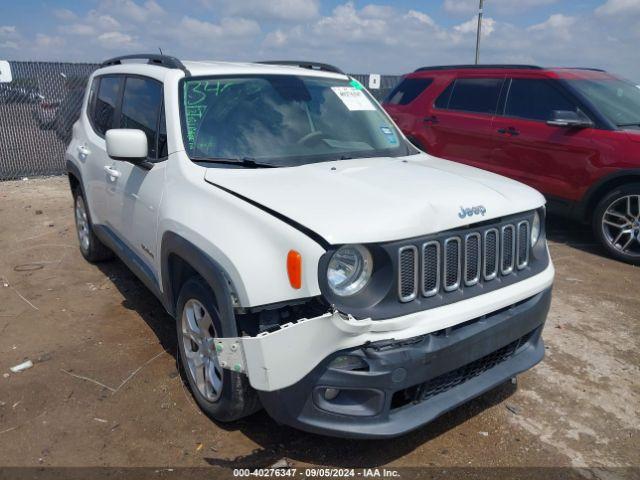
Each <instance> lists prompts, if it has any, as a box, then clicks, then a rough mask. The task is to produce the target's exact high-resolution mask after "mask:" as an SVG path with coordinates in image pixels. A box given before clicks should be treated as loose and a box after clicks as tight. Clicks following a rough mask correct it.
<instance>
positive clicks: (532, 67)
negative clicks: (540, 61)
mask: <svg viewBox="0 0 640 480" xmlns="http://www.w3.org/2000/svg"><path fill="white" fill-rule="evenodd" d="M481 68H505V69H507V68H511V69H518V70H542V67H540V66H538V65H519V64H518V65H508V64H499V63H498V64H484V65H483V64H478V65H475V64H471V65H438V66H435V67H420V68H418V69H416V70H414V72H427V71H429V70H454V69H458V70H459V69H468V70H474V69H481Z"/></svg>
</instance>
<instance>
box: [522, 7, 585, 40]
mask: <svg viewBox="0 0 640 480" xmlns="http://www.w3.org/2000/svg"><path fill="white" fill-rule="evenodd" d="M575 23H576V19H575V18H574V17H569V16H567V15H563V14H561V13H555V14H553V15H551V16H550V17H549V18H548V19H547V20H545V21H544V22H542V23H538V24H536V25H532V26H530V27H529V28H528V30H529V31H531V32H545V33H546V34H549V35H550V36H552V37H555V38H560V39H562V40H565V41H568V40H570V39H571V38H572V33H573V32H572V30H573V29H572V27H573V25H574V24H575Z"/></svg>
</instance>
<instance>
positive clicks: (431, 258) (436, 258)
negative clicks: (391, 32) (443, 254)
mask: <svg viewBox="0 0 640 480" xmlns="http://www.w3.org/2000/svg"><path fill="white" fill-rule="evenodd" d="M422 276H423V278H422V295H424V296H425V297H430V296H431V295H435V294H436V293H438V288H439V286H440V244H439V243H438V242H429V243H426V244H425V245H424V247H422Z"/></svg>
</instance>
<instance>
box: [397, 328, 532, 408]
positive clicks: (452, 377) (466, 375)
mask: <svg viewBox="0 0 640 480" xmlns="http://www.w3.org/2000/svg"><path fill="white" fill-rule="evenodd" d="M534 333H535V330H532V331H531V332H529V333H527V334H526V335H523V336H522V337H520V338H519V339H517V340H515V341H513V342H511V343H509V344H508V345H505V346H504V347H502V348H500V349H498V350H496V351H494V352H492V353H490V354H488V355H485V356H484V357H482V358H479V359H478V360H474V361H473V362H470V363H467V364H466V365H463V366H462V367H460V368H456V369H455V370H451V371H450V372H447V373H444V374H442V375H439V376H437V377H435V378H432V379H431V380H429V381H427V382H425V383H422V384H420V385H416V386H413V387H409V388H406V389H403V390H400V391H398V392H396V393H395V394H394V396H393V397H394V398H393V399H392V408H394V406H395V408H397V407H400V406H403V405H406V404H407V403H410V402H413V403H417V402H423V401H425V400H428V399H429V398H432V397H435V396H436V395H439V394H441V393H444V392H446V391H447V390H450V389H452V388H454V387H457V386H458V385H461V384H463V383H465V382H467V381H469V380H471V379H472V378H475V377H477V376H479V375H481V374H483V373H484V372H486V371H488V370H490V369H492V368H493V367H495V366H497V365H499V364H500V363H502V362H504V361H506V360H508V359H509V358H511V357H512V356H513V355H514V354H515V353H516V352H517V351H518V349H519V348H520V347H522V346H523V345H525V344H526V343H527V342H529V340H530V339H531V337H532V336H533V334H534Z"/></svg>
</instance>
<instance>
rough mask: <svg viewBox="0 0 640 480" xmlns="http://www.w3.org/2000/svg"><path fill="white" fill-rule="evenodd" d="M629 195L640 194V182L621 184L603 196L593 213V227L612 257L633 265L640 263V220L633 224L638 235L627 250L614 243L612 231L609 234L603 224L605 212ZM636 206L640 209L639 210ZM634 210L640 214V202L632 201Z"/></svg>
mask: <svg viewBox="0 0 640 480" xmlns="http://www.w3.org/2000/svg"><path fill="white" fill-rule="evenodd" d="M629 195H638V196H640V183H630V184H627V185H621V186H619V187H616V188H614V189H613V190H611V191H610V192H609V193H607V194H606V195H605V196H604V197H602V199H601V200H600V201H599V202H598V205H597V206H596V210H595V212H594V214H593V220H592V227H593V232H594V234H595V236H596V238H597V239H598V241H599V242H600V244H601V245H602V246H603V247H604V249H605V250H606V251H607V253H608V254H609V255H610V256H611V257H613V258H616V259H618V260H621V261H623V262H626V263H630V264H632V265H640V220H636V221H635V223H634V224H632V225H633V226H634V227H635V230H634V235H636V237H635V239H632V240H631V244H630V247H631V248H628V249H627V251H622V250H621V249H620V248H616V246H615V245H614V244H613V243H612V235H611V234H610V233H609V234H608V233H607V231H606V230H605V226H603V220H604V216H605V212H607V210H608V209H609V208H610V207H611V206H612V205H614V204H615V203H616V202H617V201H619V200H620V199H622V198H624V197H627V196H629ZM635 208H637V209H638V211H637V212H636V211H635ZM632 211H633V213H634V214H635V215H640V204H638V205H634V204H633V202H632ZM628 238H629V237H626V239H628ZM613 240H615V239H613ZM625 241H626V240H625ZM618 244H621V242H618Z"/></svg>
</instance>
